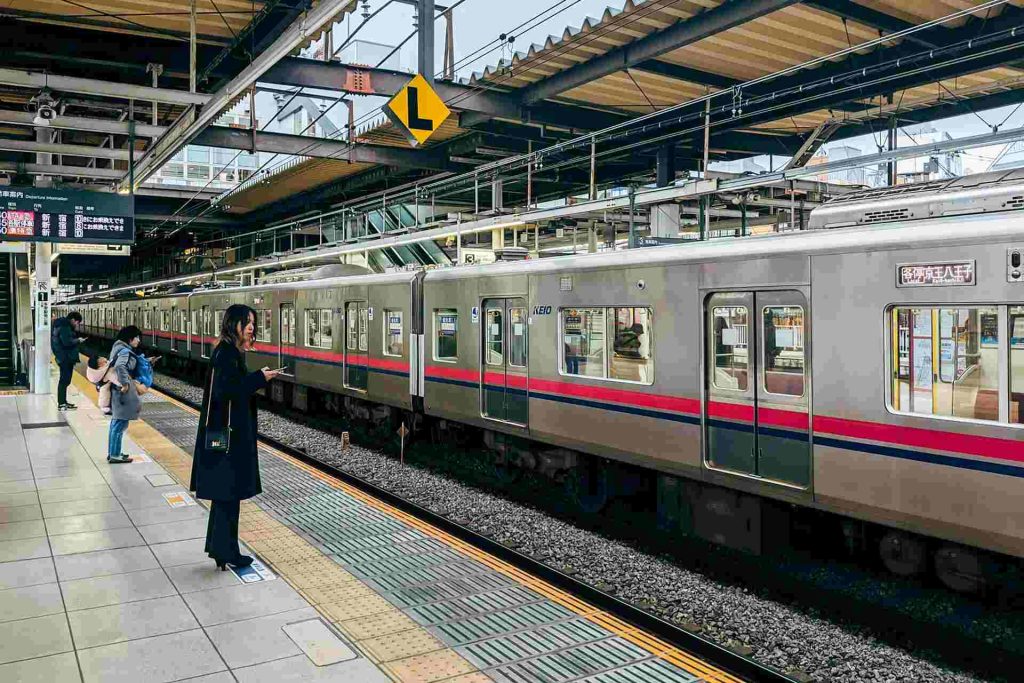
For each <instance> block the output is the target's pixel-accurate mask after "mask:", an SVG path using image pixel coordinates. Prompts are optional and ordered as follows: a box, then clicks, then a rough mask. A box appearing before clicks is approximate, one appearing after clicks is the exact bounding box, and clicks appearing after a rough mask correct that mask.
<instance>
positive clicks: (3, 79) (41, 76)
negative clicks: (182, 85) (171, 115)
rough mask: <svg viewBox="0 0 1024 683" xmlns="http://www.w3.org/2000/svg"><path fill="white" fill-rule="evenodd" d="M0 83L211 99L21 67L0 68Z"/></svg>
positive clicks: (170, 100)
mask: <svg viewBox="0 0 1024 683" xmlns="http://www.w3.org/2000/svg"><path fill="white" fill-rule="evenodd" d="M0 85H12V86H16V87H19V88H31V89H33V90H42V89H43V88H49V89H50V90H54V91H56V92H73V93H79V94H82V95H99V96H101V97H113V98H117V99H122V100H140V101H144V102H159V103H161V104H176V105H182V106H188V105H202V104H205V103H206V102H207V101H208V100H209V99H210V96H209V95H204V94H203V93H195V92H186V91H184V90H170V89H168V88H151V87H149V86H145V85H130V84H127V83H111V82H109V81H100V80H96V79H93V78H77V77H75V76H58V75H56V74H46V73H39V72H36V71H21V70H19V69H4V68H0Z"/></svg>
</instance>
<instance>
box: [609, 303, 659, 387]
mask: <svg viewBox="0 0 1024 683" xmlns="http://www.w3.org/2000/svg"><path fill="white" fill-rule="evenodd" d="M652 319H653V315H652V312H651V309H649V308H633V307H630V308H615V309H614V310H613V313H612V324H613V325H614V327H613V328H612V354H611V363H610V365H609V367H608V376H609V377H610V378H611V379H620V380H625V381H627V382H641V383H643V384H650V383H651V382H652V381H654V357H653V355H652V354H651V331H652V329H653V328H652V327H651V324H652Z"/></svg>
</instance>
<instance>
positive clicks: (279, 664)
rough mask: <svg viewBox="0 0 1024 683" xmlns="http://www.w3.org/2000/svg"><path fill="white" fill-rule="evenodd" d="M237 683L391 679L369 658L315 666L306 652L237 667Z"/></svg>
mask: <svg viewBox="0 0 1024 683" xmlns="http://www.w3.org/2000/svg"><path fill="white" fill-rule="evenodd" d="M234 674H235V678H237V679H238V681H239V683H281V682H284V681H314V682H316V683H390V681H391V679H390V678H388V677H387V676H385V675H384V674H383V673H381V672H380V671H379V670H378V669H377V667H376V666H374V665H373V664H372V663H370V662H369V661H368V660H366V659H363V658H359V659H353V660H351V661H348V662H341V663H339V664H332V665H331V666H317V665H316V664H314V663H313V662H311V661H309V658H308V657H307V656H306V655H298V656H297V657H289V658H288V659H277V660H274V661H273V662H267V663H266V664H258V665H256V666H250V667H246V668H244V669H236V670H235V671H234Z"/></svg>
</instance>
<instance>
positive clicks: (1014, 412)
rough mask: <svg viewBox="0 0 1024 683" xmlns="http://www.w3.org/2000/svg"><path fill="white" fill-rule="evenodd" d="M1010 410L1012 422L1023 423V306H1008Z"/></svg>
mask: <svg viewBox="0 0 1024 683" xmlns="http://www.w3.org/2000/svg"><path fill="white" fill-rule="evenodd" d="M1009 323H1010V325H1009V327H1010V330H1009V331H1010V335H1009V336H1010V363H1009V365H1010V411H1009V419H1010V422H1012V423H1013V424H1024V306H1010V314H1009Z"/></svg>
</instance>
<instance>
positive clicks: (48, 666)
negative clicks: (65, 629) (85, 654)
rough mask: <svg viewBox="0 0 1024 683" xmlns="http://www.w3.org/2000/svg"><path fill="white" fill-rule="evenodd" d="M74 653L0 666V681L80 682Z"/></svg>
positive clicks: (36, 682) (20, 682)
mask: <svg viewBox="0 0 1024 683" xmlns="http://www.w3.org/2000/svg"><path fill="white" fill-rule="evenodd" d="M81 680H82V677H81V675H80V674H79V673H78V660H77V659H76V658H75V653H74V652H65V653H64V654H59V655H50V656H49V657H39V658H38V659H28V660H25V661H23V662H11V663H10V664H2V665H0V681H12V682H16V683H58V682H59V683H71V682H72V681H81Z"/></svg>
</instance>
